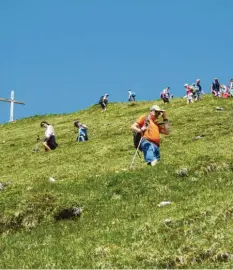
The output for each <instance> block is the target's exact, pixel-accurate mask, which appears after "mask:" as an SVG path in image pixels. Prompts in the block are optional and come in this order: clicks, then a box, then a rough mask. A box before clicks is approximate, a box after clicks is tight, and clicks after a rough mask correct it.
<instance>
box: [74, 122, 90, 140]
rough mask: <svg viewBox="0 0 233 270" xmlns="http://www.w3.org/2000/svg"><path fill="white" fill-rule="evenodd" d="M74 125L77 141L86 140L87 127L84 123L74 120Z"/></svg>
mask: <svg viewBox="0 0 233 270" xmlns="http://www.w3.org/2000/svg"><path fill="white" fill-rule="evenodd" d="M74 126H75V127H76V128H78V137H77V140H76V141H77V142H85V141H88V136H87V129H88V127H87V126H86V125H85V124H82V123H80V122H79V121H78V120H76V121H75V122H74Z"/></svg>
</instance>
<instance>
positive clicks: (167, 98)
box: [160, 87, 170, 103]
mask: <svg viewBox="0 0 233 270" xmlns="http://www.w3.org/2000/svg"><path fill="white" fill-rule="evenodd" d="M169 89H170V87H166V88H165V89H163V91H162V93H161V94H160V98H161V99H162V100H163V102H164V103H170V93H169Z"/></svg>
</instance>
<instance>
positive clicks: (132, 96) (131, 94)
mask: <svg viewBox="0 0 233 270" xmlns="http://www.w3.org/2000/svg"><path fill="white" fill-rule="evenodd" d="M135 97H136V94H135V92H133V91H131V90H129V91H128V101H135Z"/></svg>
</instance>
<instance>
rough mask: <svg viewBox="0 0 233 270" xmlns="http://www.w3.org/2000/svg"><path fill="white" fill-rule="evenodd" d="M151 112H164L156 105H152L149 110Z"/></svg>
mask: <svg viewBox="0 0 233 270" xmlns="http://www.w3.org/2000/svg"><path fill="white" fill-rule="evenodd" d="M150 110H151V111H156V112H164V111H165V110H162V109H161V108H160V107H159V106H158V105H153V106H152V107H151V108H150Z"/></svg>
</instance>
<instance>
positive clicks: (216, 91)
mask: <svg viewBox="0 0 233 270" xmlns="http://www.w3.org/2000/svg"><path fill="white" fill-rule="evenodd" d="M211 93H212V94H213V95H214V96H215V97H220V83H219V81H218V78H214V82H213V83H212V84H211Z"/></svg>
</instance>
